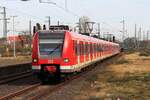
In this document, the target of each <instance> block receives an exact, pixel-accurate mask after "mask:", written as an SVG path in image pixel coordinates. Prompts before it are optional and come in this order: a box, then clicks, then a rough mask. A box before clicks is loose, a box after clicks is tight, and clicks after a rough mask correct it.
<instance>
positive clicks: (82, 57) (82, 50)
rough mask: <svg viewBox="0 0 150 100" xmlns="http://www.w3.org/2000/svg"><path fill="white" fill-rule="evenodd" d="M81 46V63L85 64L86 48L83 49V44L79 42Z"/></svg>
mask: <svg viewBox="0 0 150 100" xmlns="http://www.w3.org/2000/svg"><path fill="white" fill-rule="evenodd" d="M79 45H80V63H83V62H84V47H83V42H82V41H80V42H79Z"/></svg>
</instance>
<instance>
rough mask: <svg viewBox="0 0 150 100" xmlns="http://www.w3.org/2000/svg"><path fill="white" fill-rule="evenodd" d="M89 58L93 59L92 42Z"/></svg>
mask: <svg viewBox="0 0 150 100" xmlns="http://www.w3.org/2000/svg"><path fill="white" fill-rule="evenodd" d="M90 58H91V61H92V60H93V48H92V43H90Z"/></svg>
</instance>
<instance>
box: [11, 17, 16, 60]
mask: <svg viewBox="0 0 150 100" xmlns="http://www.w3.org/2000/svg"><path fill="white" fill-rule="evenodd" d="M11 17H12V20H13V36H14V57H16V39H15V21H14V20H15V17H17V16H11Z"/></svg>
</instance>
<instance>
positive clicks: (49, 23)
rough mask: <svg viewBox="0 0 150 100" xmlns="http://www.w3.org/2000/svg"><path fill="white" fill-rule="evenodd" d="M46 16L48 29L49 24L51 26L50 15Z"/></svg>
mask: <svg viewBox="0 0 150 100" xmlns="http://www.w3.org/2000/svg"><path fill="white" fill-rule="evenodd" d="M47 18H48V29H49V28H50V26H51V17H50V16H47Z"/></svg>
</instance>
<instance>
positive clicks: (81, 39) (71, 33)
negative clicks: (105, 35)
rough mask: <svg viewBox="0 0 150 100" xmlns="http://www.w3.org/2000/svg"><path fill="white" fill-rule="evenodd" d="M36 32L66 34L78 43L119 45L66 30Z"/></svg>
mask: <svg viewBox="0 0 150 100" xmlns="http://www.w3.org/2000/svg"><path fill="white" fill-rule="evenodd" d="M38 32H44V33H49V32H54V33H65V32H68V33H69V34H70V35H71V37H72V39H74V40H77V39H78V40H80V41H83V40H84V41H87V42H95V43H96V42H102V43H105V44H113V45H119V44H117V43H114V42H109V41H105V40H102V39H97V38H94V37H90V36H86V35H82V34H78V33H75V32H70V31H66V30H55V31H51V30H40V31H38Z"/></svg>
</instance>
